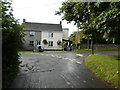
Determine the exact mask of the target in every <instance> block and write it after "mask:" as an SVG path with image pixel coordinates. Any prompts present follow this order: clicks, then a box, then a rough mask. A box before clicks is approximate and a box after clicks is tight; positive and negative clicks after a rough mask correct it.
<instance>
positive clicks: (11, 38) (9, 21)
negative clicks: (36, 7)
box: [0, 1, 24, 88]
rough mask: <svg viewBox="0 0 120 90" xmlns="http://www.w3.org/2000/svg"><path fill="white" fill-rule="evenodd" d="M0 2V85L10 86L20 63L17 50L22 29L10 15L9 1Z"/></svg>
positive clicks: (20, 43) (20, 41) (19, 45)
mask: <svg viewBox="0 0 120 90" xmlns="http://www.w3.org/2000/svg"><path fill="white" fill-rule="evenodd" d="M0 2H1V3H2V34H3V35H2V36H3V37H2V46H3V47H2V87H3V88H8V87H10V85H11V83H12V81H13V80H14V78H15V77H16V75H17V72H18V66H19V64H20V63H21V62H20V61H19V60H18V59H19V55H18V50H19V49H20V47H21V46H22V39H23V36H24V35H23V29H22V26H21V25H20V24H19V23H18V21H17V20H15V19H14V17H13V15H12V10H11V9H12V8H11V2H8V1H0Z"/></svg>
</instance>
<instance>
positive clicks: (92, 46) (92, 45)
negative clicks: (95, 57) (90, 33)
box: [91, 38, 94, 54]
mask: <svg viewBox="0 0 120 90" xmlns="http://www.w3.org/2000/svg"><path fill="white" fill-rule="evenodd" d="M91 48H92V54H94V42H93V38H92V39H91Z"/></svg>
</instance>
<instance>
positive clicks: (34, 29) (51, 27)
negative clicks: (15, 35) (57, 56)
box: [23, 19, 68, 50]
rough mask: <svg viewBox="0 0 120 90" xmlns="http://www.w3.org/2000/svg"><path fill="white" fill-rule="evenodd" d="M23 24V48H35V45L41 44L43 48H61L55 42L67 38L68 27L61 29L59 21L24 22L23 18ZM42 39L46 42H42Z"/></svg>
mask: <svg viewBox="0 0 120 90" xmlns="http://www.w3.org/2000/svg"><path fill="white" fill-rule="evenodd" d="M23 26H24V30H25V37H24V45H23V48H24V49H25V50H33V49H37V46H41V47H42V48H43V49H45V50H62V46H61V45H58V43H57V42H58V41H61V42H62V40H63V38H66V39H67V38H68V29H67V30H66V29H62V25H61V23H60V24H48V23H34V22H26V21H25V19H24V20H23ZM63 33H64V34H63ZM44 40H46V41H47V44H44V43H43V41H44Z"/></svg>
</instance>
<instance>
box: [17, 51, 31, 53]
mask: <svg viewBox="0 0 120 90" xmlns="http://www.w3.org/2000/svg"><path fill="white" fill-rule="evenodd" d="M18 53H33V51H18Z"/></svg>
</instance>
